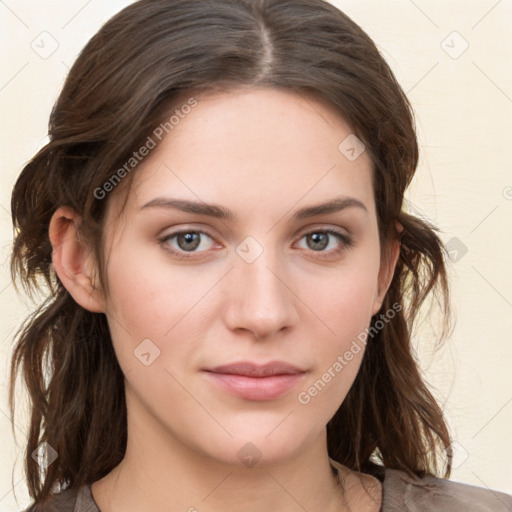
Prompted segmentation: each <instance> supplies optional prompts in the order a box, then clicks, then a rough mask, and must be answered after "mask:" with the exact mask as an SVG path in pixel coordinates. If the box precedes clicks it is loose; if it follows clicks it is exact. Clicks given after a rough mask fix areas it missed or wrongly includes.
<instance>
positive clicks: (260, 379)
mask: <svg viewBox="0 0 512 512" xmlns="http://www.w3.org/2000/svg"><path fill="white" fill-rule="evenodd" d="M204 373H205V376H206V378H207V379H208V380H209V381H210V382H212V383H213V384H214V385H216V387H218V388H220V389H221V390H223V391H225V392H228V393H230V394H232V395H236V396H238V397H240V398H244V399H246V400H254V401H265V400H275V399H277V398H280V397H282V396H284V395H286V394H287V393H289V392H290V391H291V390H292V389H293V388H294V387H296V386H297V385H298V384H299V382H301V381H302V380H303V379H304V377H305V375H306V373H307V372H306V371H305V370H302V369H301V368H299V367H297V366H294V365H291V364H288V363H285V362H281V361H276V362H271V363H267V364H264V365H258V364H256V363H252V362H245V361H242V362H237V363H232V364H228V365H222V366H216V367H214V368H208V369H205V370H204Z"/></svg>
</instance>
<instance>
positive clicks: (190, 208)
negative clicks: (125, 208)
mask: <svg viewBox="0 0 512 512" xmlns="http://www.w3.org/2000/svg"><path fill="white" fill-rule="evenodd" d="M146 208H168V209H174V210H181V211H183V212H187V213H195V214H198V215H207V216H209V217H214V218H216V219H222V220H229V221H236V220H237V219H238V216H237V215H235V214H234V213H233V212H232V211H231V210H228V209H227V208H224V207H223V206H219V205H216V204H208V203H204V202H198V201H189V200H185V199H173V198H170V197H157V198H155V199H152V200H151V201H149V202H148V203H146V204H144V205H143V206H141V207H140V208H139V210H144V209H146ZM346 208H359V209H361V210H363V211H364V212H365V213H368V208H366V206H365V205H364V204H363V203H362V202H361V201H359V199H356V198H354V197H346V196H340V197H335V198H333V199H331V200H329V201H327V202H325V203H320V204H316V205H312V206H306V207H305V208H301V209H300V210H297V211H296V212H295V213H294V215H293V219H294V220H300V219H306V218H309V217H315V216H317V215H326V214H329V213H336V212H339V211H341V210H345V209H346Z"/></svg>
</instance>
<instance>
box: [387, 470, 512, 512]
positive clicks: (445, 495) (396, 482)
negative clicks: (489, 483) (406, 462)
mask: <svg viewBox="0 0 512 512" xmlns="http://www.w3.org/2000/svg"><path fill="white" fill-rule="evenodd" d="M384 473H385V477H384V482H383V512H399V511H404V512H405V511H408V512H409V511H410V512H413V511H414V512H434V511H435V512H444V511H446V512H466V511H468V510H471V511H472V512H511V511H512V496H509V495H508V494H505V493H503V492H499V491H494V490H491V489H487V488H483V487H477V486H473V485H469V484H464V483H459V482H453V481H451V480H446V479H444V478H437V477H434V476H425V477H423V478H418V477H416V478H414V477H411V476H409V475H408V474H407V473H405V472H403V471H398V470H396V469H387V468H386V469H385V470H384Z"/></svg>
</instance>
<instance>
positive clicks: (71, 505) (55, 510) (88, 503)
mask: <svg viewBox="0 0 512 512" xmlns="http://www.w3.org/2000/svg"><path fill="white" fill-rule="evenodd" d="M23 512H100V510H99V509H98V507H97V506H96V504H95V503H94V500H93V497H92V493H91V488H90V486H89V485H84V486H82V487H80V488H79V489H76V488H70V489H66V490H64V491H61V492H59V493H57V494H53V495H52V496H50V497H48V498H47V499H46V500H45V501H44V503H41V504H39V505H36V504H33V505H32V506H30V507H29V508H28V509H26V510H24V511H23Z"/></svg>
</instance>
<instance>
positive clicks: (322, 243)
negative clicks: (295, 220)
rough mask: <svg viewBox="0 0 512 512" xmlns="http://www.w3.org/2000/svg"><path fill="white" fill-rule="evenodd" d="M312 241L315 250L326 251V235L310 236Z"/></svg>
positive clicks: (314, 234)
mask: <svg viewBox="0 0 512 512" xmlns="http://www.w3.org/2000/svg"><path fill="white" fill-rule="evenodd" d="M310 240H312V241H313V246H314V247H313V248H314V249H325V247H327V244H328V240H327V235H326V234H325V233H313V234H312V235H310Z"/></svg>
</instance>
